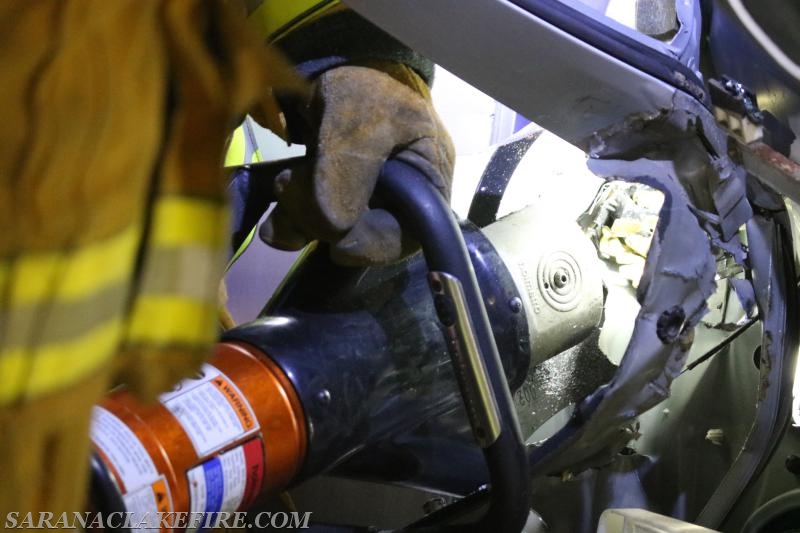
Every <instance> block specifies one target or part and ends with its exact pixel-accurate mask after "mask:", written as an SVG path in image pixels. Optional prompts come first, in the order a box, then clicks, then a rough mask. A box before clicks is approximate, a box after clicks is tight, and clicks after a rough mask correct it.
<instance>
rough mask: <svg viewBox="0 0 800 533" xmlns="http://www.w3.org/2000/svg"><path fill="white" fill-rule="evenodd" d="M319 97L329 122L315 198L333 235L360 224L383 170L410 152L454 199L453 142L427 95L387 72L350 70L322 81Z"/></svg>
mask: <svg viewBox="0 0 800 533" xmlns="http://www.w3.org/2000/svg"><path fill="white" fill-rule="evenodd" d="M317 97H318V98H319V100H320V101H319V102H318V105H321V106H322V118H321V123H320V129H319V137H318V139H317V144H316V151H315V154H314V155H315V156H316V160H315V162H316V165H315V168H314V178H313V191H312V192H313V198H314V201H315V202H316V204H317V205H318V206H319V210H320V213H321V215H322V216H323V222H325V223H327V226H328V227H327V228H325V229H329V230H334V231H340V232H341V231H347V230H349V229H350V228H351V227H353V226H354V225H355V224H356V221H357V220H358V218H359V217H360V216H361V215H363V214H364V213H365V212H366V211H367V209H368V202H369V199H370V197H371V196H372V192H373V189H374V186H375V181H376V179H377V176H378V172H379V171H380V168H381V166H382V165H383V163H384V162H385V161H386V159H388V158H389V157H390V156H391V155H392V154H393V153H398V152H400V151H402V149H404V148H408V147H412V149H413V148H416V150H417V151H416V152H415V153H417V154H418V155H419V157H420V159H422V160H425V161H426V162H427V165H426V166H427V170H428V171H429V175H430V176H433V180H434V181H435V183H436V185H437V187H439V188H440V189H441V190H443V192H445V194H446V195H448V196H449V187H450V182H451V175H452V160H453V148H452V143H451V142H450V138H449V137H448V136H447V134H446V132H445V129H444V127H443V126H442V125H441V122H440V120H439V118H438V116H437V115H436V112H435V111H434V109H433V107H432V105H431V103H430V101H429V100H428V99H426V98H425V97H424V95H421V94H420V93H419V92H417V91H415V90H414V89H412V88H411V87H409V86H408V85H406V84H404V83H401V82H400V81H398V80H397V79H395V78H394V77H392V76H390V75H388V74H385V73H383V72H381V71H378V70H375V69H372V68H367V67H357V66H346V67H339V68H336V69H333V70H331V71H328V72H326V73H325V74H323V75H322V76H321V78H320V80H319V82H318V91H317ZM425 139H427V140H429V141H427V142H423V140H425Z"/></svg>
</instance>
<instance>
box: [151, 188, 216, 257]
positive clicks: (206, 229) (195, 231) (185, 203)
mask: <svg viewBox="0 0 800 533" xmlns="http://www.w3.org/2000/svg"><path fill="white" fill-rule="evenodd" d="M228 231H229V221H228V209H227V206H226V205H224V204H223V203H222V202H217V201H213V200H205V199H200V198H187V197H165V198H160V199H158V200H157V201H156V205H155V208H154V216H153V224H152V229H151V232H152V233H151V236H150V238H151V241H150V245H151V246H184V245H187V244H199V245H201V246H209V247H214V246H224V244H223V243H224V242H225V239H226V238H227V234H228Z"/></svg>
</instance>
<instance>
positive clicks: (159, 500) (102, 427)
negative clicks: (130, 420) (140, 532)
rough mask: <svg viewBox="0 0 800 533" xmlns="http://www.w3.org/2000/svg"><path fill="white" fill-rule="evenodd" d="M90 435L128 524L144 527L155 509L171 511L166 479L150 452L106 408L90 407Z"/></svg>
mask: <svg viewBox="0 0 800 533" xmlns="http://www.w3.org/2000/svg"><path fill="white" fill-rule="evenodd" d="M91 439H92V442H94V445H95V449H96V450H97V453H98V455H100V458H101V459H102V461H103V463H104V464H105V466H106V468H108V470H109V471H110V473H111V475H112V477H113V478H114V480H115V481H116V483H117V486H118V487H119V489H120V494H121V495H122V500H123V502H124V504H125V510H126V512H129V513H132V514H131V515H130V517H131V523H132V524H143V527H145V526H146V525H147V524H148V523H149V522H147V520H149V519H151V518H155V519H156V527H157V526H158V521H157V518H158V516H159V514H158V513H169V512H171V511H172V497H171V495H170V491H169V486H168V485H167V481H166V479H164V477H163V476H162V475H160V474H159V473H158V470H156V466H155V464H153V461H152V459H150V455H149V454H148V453H147V450H146V449H145V447H144V446H143V445H142V443H141V441H139V439H138V438H137V437H136V435H135V434H134V433H133V431H131V430H130V428H129V427H128V426H127V425H126V424H125V423H124V422H123V421H122V420H120V419H119V418H118V417H117V416H116V415H114V414H113V413H111V412H110V411H108V410H106V409H104V408H102V407H95V408H94V410H93V411H92V428H91Z"/></svg>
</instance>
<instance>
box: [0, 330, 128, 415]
mask: <svg viewBox="0 0 800 533" xmlns="http://www.w3.org/2000/svg"><path fill="white" fill-rule="evenodd" d="M121 331H122V319H121V318H120V317H116V318H113V319H111V320H109V321H108V322H106V323H105V324H101V325H99V326H97V327H95V328H94V329H92V330H91V331H89V332H87V333H86V334H84V335H81V336H80V337H78V338H76V339H72V340H70V341H65V342H59V343H53V344H46V345H43V346H40V347H37V348H36V349H33V350H31V349H27V348H14V349H11V350H3V351H0V405H2V404H4V403H7V402H8V401H9V400H12V399H15V398H19V397H26V398H30V397H33V396H40V395H42V394H45V393H48V392H53V391H56V390H59V389H63V388H65V387H67V386H69V385H71V384H73V383H76V382H78V381H80V380H81V379H83V378H85V377H87V376H89V375H90V374H91V373H92V372H94V371H95V370H97V369H98V368H100V367H101V366H102V365H103V363H105V362H107V361H108V360H109V359H110V358H111V356H112V355H113V354H115V353H116V349H117V347H118V344H119V340H120V334H121Z"/></svg>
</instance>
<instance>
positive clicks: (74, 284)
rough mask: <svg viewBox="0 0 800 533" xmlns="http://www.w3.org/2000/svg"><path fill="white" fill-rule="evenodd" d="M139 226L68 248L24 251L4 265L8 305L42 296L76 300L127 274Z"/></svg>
mask: <svg viewBox="0 0 800 533" xmlns="http://www.w3.org/2000/svg"><path fill="white" fill-rule="evenodd" d="M139 235H140V230H139V228H138V227H135V226H132V227H130V228H128V229H126V230H124V231H123V232H121V233H120V234H118V235H116V236H114V237H111V238H110V239H106V240H104V241H102V242H98V243H96V244H90V245H87V246H85V247H83V248H77V249H75V251H71V252H48V253H37V254H31V255H24V256H21V257H19V258H17V259H16V260H15V261H14V262H13V263H12V264H11V265H10V266H5V265H4V266H3V267H2V268H4V269H7V270H6V272H7V273H6V274H5V275H4V276H5V277H7V281H6V283H10V284H11V287H10V293H9V296H10V303H11V305H14V306H16V305H20V304H28V303H32V302H37V301H41V300H49V299H54V298H58V299H59V300H77V299H80V298H84V297H85V295H86V294H87V293H89V292H92V291H96V290H97V289H98V288H100V287H105V286H108V285H112V284H115V283H120V282H121V281H127V280H128V279H129V278H130V274H131V269H132V268H133V267H132V265H133V259H134V255H135V254H136V250H137V247H138V244H139Z"/></svg>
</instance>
